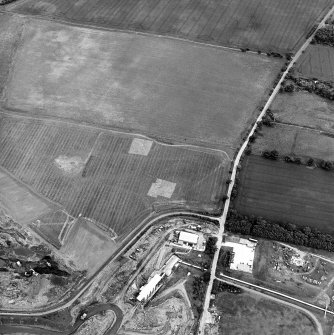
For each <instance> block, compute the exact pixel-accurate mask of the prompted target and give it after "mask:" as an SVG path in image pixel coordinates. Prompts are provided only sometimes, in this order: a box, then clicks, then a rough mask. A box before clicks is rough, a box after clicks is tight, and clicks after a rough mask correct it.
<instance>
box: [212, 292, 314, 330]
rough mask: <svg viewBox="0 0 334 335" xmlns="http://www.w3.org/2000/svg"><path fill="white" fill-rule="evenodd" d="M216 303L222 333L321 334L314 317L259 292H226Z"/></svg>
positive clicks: (217, 298) (220, 295) (219, 295)
mask: <svg viewBox="0 0 334 335" xmlns="http://www.w3.org/2000/svg"><path fill="white" fill-rule="evenodd" d="M215 304H216V305H217V307H218V310H219V311H220V313H219V315H220V320H219V334H229V335H245V334H249V335H255V334H284V335H315V334H318V332H317V329H316V328H315V326H314V324H313V320H311V319H310V317H309V316H308V315H306V314H305V313H303V312H302V311H299V310H298V309H295V308H293V307H290V306H287V305H285V304H281V303H279V302H276V301H273V300H271V299H266V298H263V297H261V296H258V295H257V294H253V293H248V292H244V293H241V294H233V293H228V292H223V293H219V294H218V295H217V297H216V299H215Z"/></svg>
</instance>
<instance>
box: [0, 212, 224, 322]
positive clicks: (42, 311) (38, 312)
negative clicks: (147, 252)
mask: <svg viewBox="0 0 334 335" xmlns="http://www.w3.org/2000/svg"><path fill="white" fill-rule="evenodd" d="M175 216H186V217H187V216H188V217H189V216H191V217H194V216H195V217H197V218H199V219H210V220H218V218H217V217H212V216H208V215H200V214H196V213H193V212H186V211H175V212H169V213H164V214H160V215H158V216H156V217H154V218H152V217H151V218H150V219H149V220H148V221H147V220H146V219H145V220H144V221H143V222H142V223H141V224H140V225H139V226H138V228H137V229H136V230H134V232H133V233H132V234H131V236H130V239H129V241H127V243H126V245H124V246H123V247H122V248H120V249H119V250H118V251H117V253H116V254H113V255H112V256H111V257H110V258H109V259H108V260H107V261H106V262H105V263H104V264H103V265H102V266H101V268H100V269H99V270H98V271H97V272H96V273H95V275H94V276H93V277H92V278H90V279H89V280H88V281H87V282H86V283H85V285H84V286H82V287H81V288H80V289H79V290H78V291H77V292H76V294H75V295H73V296H72V297H71V299H70V300H68V301H66V302H64V303H59V304H58V305H56V306H51V307H45V308H40V309H36V310H34V311H31V312H30V311H25V310H21V311H19V310H15V311H14V310H0V316H1V315H9V316H42V315H47V314H50V313H54V312H57V311H59V310H61V309H64V308H67V307H70V306H71V305H72V304H73V302H74V301H75V300H77V299H78V298H79V297H80V296H81V295H82V294H84V293H85V292H86V291H87V290H88V288H89V287H90V286H91V285H92V284H93V282H94V281H95V280H96V278H97V277H98V275H99V274H100V273H101V272H102V271H103V270H105V269H106V268H107V267H108V265H110V263H111V262H112V261H113V260H114V259H115V258H117V257H119V256H120V255H122V254H123V253H124V251H125V250H127V248H128V247H129V245H132V244H133V243H134V242H135V241H136V240H137V239H138V235H139V234H142V233H143V232H144V231H146V230H147V229H148V228H149V227H150V226H151V225H153V224H154V223H156V222H158V221H160V220H162V219H165V218H169V217H170V218H172V217H175Z"/></svg>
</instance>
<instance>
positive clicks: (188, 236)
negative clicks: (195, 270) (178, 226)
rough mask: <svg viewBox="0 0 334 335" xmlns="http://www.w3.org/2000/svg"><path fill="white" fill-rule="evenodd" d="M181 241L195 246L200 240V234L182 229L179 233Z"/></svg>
mask: <svg viewBox="0 0 334 335" xmlns="http://www.w3.org/2000/svg"><path fill="white" fill-rule="evenodd" d="M179 242H181V243H183V244H187V245H188V246H190V247H193V246H194V245H196V244H197V242H198V235H197V234H193V233H188V232H186V231H181V232H180V235H179Z"/></svg>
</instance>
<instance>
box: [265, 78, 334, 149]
mask: <svg viewBox="0 0 334 335" xmlns="http://www.w3.org/2000/svg"><path fill="white" fill-rule="evenodd" d="M333 78H334V75H333ZM271 110H272V112H273V113H274V115H275V118H276V119H277V121H278V122H283V123H288V124H294V125H299V126H305V127H309V128H315V129H317V130H322V131H325V132H329V133H334V102H332V101H330V100H328V99H325V98H322V97H320V96H318V95H315V94H310V93H307V92H294V93H293V94H278V95H277V96H276V98H275V100H274V102H273V104H272V106H271ZM269 131H271V130H270V129H268V132H269ZM274 131H275V130H274ZM318 149H319V148H318Z"/></svg>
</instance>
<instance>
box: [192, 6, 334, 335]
mask: <svg viewBox="0 0 334 335" xmlns="http://www.w3.org/2000/svg"><path fill="white" fill-rule="evenodd" d="M333 13H334V6H333V7H332V8H331V9H330V11H329V12H328V13H327V14H326V15H325V17H324V18H323V19H322V21H321V22H320V23H319V25H318V27H317V29H316V30H315V31H314V32H313V34H312V35H311V36H310V37H309V38H308V39H306V41H305V43H304V44H303V45H302V46H301V47H300V49H299V50H298V51H297V53H296V54H295V55H294V56H293V58H292V59H291V61H290V63H289V65H288V67H287V69H286V70H285V71H284V72H283V73H282V76H281V79H280V80H279V82H278V83H277V85H276V86H275V88H274V90H273V92H272V93H271V95H270V97H269V99H268V100H267V102H266V104H265V106H264V108H263V110H262V111H261V113H260V114H259V116H258V117H257V119H256V122H255V123H254V126H253V127H252V129H251V130H250V132H249V134H248V136H247V138H246V139H245V141H244V143H243V144H242V146H241V148H240V149H239V151H238V154H237V156H236V158H235V161H234V164H233V169H232V174H231V178H230V179H231V182H230V184H229V187H228V190H227V196H228V199H227V200H226V202H225V205H224V211H223V214H222V216H221V217H220V218H219V224H220V228H219V234H218V236H217V237H218V241H217V250H216V252H215V255H214V258H213V262H212V268H211V276H210V281H209V284H208V288H207V292H206V296H205V301H204V306H203V313H202V317H201V320H200V324H199V327H198V334H204V327H205V324H206V320H207V319H208V313H209V312H208V308H209V304H210V297H211V291H212V285H213V281H214V279H215V278H216V269H217V262H218V256H219V251H220V248H221V245H222V237H223V233H224V225H225V222H226V217H227V213H228V209H229V207H230V197H231V193H232V189H233V186H234V184H235V177H236V173H237V167H238V165H239V163H240V159H241V156H242V155H243V153H244V151H245V149H246V147H247V145H248V143H249V138H250V137H251V136H252V135H253V134H254V132H255V129H256V128H257V124H256V123H257V122H258V121H261V120H262V118H263V116H264V115H265V113H266V112H267V110H268V108H269V106H270V105H271V103H272V102H273V100H274V99H275V97H276V95H277V93H278V92H279V89H280V87H281V84H282V82H283V80H284V79H285V77H286V75H287V74H288V72H289V70H290V69H291V67H292V66H293V65H294V63H295V62H296V61H297V60H298V59H299V57H300V56H301V55H302V53H303V52H304V51H305V49H306V48H307V47H308V46H309V44H310V43H311V41H312V39H313V37H314V35H315V34H316V32H317V31H318V29H319V28H321V27H322V26H323V25H324V24H325V21H326V20H327V19H328V18H329V17H330V16H331V15H332V14H333Z"/></svg>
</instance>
